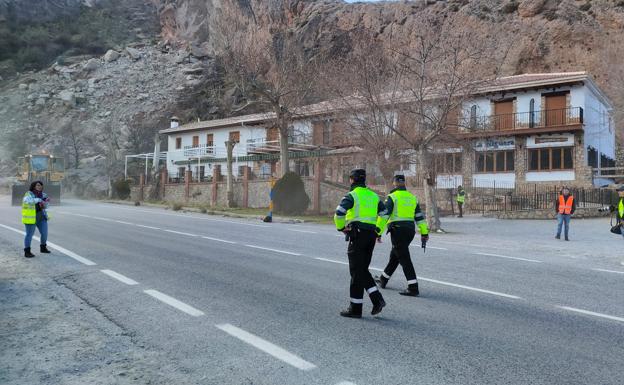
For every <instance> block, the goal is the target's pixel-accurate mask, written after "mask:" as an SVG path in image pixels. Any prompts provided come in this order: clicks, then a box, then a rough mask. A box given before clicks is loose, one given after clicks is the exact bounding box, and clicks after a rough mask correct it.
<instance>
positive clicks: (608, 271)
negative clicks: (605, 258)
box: [592, 269, 624, 274]
mask: <svg viewBox="0 0 624 385" xmlns="http://www.w3.org/2000/svg"><path fill="white" fill-rule="evenodd" d="M592 270H594V271H603V272H605V273H616V274H624V271H618V270H607V269H592Z"/></svg>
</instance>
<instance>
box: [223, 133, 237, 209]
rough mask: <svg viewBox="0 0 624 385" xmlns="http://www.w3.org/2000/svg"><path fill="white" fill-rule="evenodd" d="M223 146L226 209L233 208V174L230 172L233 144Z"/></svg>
mask: <svg viewBox="0 0 624 385" xmlns="http://www.w3.org/2000/svg"><path fill="white" fill-rule="evenodd" d="M225 146H226V148H227V190H226V196H227V207H230V208H231V207H234V206H235V204H234V186H233V183H234V175H233V174H234V172H233V170H232V158H233V156H232V152H233V150H234V142H231V141H229V140H228V141H227V142H225Z"/></svg>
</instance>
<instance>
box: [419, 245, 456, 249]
mask: <svg viewBox="0 0 624 385" xmlns="http://www.w3.org/2000/svg"><path fill="white" fill-rule="evenodd" d="M414 246H417V247H418V248H420V246H418V245H414ZM427 248H428V249H433V250H448V249H447V248H446V247H437V246H429V245H427Z"/></svg>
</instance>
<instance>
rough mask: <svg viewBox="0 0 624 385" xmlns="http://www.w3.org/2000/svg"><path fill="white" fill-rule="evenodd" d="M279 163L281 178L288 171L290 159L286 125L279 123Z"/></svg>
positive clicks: (285, 123)
mask: <svg viewBox="0 0 624 385" xmlns="http://www.w3.org/2000/svg"><path fill="white" fill-rule="evenodd" d="M279 133H280V163H281V167H280V168H281V175H280V177H283V176H284V175H286V173H287V172H288V171H290V164H289V163H290V159H289V153H288V123H287V122H280V127H279Z"/></svg>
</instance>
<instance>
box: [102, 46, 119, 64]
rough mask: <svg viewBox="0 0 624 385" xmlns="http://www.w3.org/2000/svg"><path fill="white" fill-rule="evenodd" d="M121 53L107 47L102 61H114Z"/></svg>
mask: <svg viewBox="0 0 624 385" xmlns="http://www.w3.org/2000/svg"><path fill="white" fill-rule="evenodd" d="M120 56H121V55H120V54H119V52H117V51H115V50H112V49H109V50H108V52H106V54H105V55H104V61H105V62H107V63H110V62H114V61H115V60H117V59H119V57H120Z"/></svg>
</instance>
